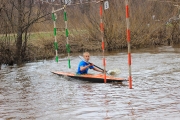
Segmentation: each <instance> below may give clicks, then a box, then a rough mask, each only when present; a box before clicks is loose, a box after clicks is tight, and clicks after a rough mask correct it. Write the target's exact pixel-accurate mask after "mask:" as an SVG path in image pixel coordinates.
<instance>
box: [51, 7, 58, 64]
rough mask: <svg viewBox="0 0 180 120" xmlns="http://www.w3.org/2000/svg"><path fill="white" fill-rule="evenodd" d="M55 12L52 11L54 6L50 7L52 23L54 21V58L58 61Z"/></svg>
mask: <svg viewBox="0 0 180 120" xmlns="http://www.w3.org/2000/svg"><path fill="white" fill-rule="evenodd" d="M55 14H56V13H55V12H54V7H53V8H52V19H53V23H54V39H55V41H54V47H55V52H56V57H55V60H56V62H58V44H57V38H56V34H57V28H56V15H55Z"/></svg>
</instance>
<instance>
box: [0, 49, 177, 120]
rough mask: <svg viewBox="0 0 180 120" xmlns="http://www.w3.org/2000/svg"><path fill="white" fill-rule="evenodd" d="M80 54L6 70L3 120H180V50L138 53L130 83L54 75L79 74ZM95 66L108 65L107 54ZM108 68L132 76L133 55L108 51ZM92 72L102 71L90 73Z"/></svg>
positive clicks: (1, 73)
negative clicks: (102, 81)
mask: <svg viewBox="0 0 180 120" xmlns="http://www.w3.org/2000/svg"><path fill="white" fill-rule="evenodd" d="M78 55H79V54H71V67H72V68H71V69H68V67H67V56H66V57H61V58H60V60H59V63H56V62H55V61H54V60H43V61H38V62H33V63H26V64H24V65H22V66H16V65H15V66H13V67H8V66H5V65H3V66H2V70H0V120H34V119H37V120H121V119H123V120H124V119H125V120H139V119H140V120H144V119H146V120H180V47H176V48H175V47H171V46H165V47H158V48H154V49H153V50H152V49H141V50H133V53H132V79H133V82H132V83H133V89H129V86H128V82H123V83H121V84H119V83H106V84H105V83H91V82H87V81H80V80H75V79H70V78H67V77H61V76H58V75H55V74H52V73H51V71H65V72H75V71H76V69H77V64H78V63H79V61H80V59H79V58H78ZM91 55H92V56H91V60H90V61H91V62H93V63H94V64H95V65H97V66H99V67H102V56H101V53H92V54H91ZM106 60H107V69H108V70H110V69H115V68H117V69H120V70H121V74H119V75H117V77H123V78H128V63H127V51H124V52H111V53H106ZM89 73H97V72H95V71H92V70H90V71H89Z"/></svg>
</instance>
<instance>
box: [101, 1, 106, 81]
mask: <svg viewBox="0 0 180 120" xmlns="http://www.w3.org/2000/svg"><path fill="white" fill-rule="evenodd" d="M100 31H101V39H102V54H103V66H104V83H106V59H105V56H104V51H105V50H104V48H105V45H104V25H103V0H101V1H100Z"/></svg>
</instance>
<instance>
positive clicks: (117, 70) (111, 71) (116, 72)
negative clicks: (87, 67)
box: [107, 69, 121, 75]
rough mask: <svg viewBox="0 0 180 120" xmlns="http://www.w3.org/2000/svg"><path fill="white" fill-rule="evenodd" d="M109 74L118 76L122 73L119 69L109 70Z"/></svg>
mask: <svg viewBox="0 0 180 120" xmlns="http://www.w3.org/2000/svg"><path fill="white" fill-rule="evenodd" d="M107 73H108V74H109V75H117V74H120V73H121V71H120V70H119V69H114V70H108V71H107Z"/></svg>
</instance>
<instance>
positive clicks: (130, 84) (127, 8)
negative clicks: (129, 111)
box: [125, 0, 132, 89]
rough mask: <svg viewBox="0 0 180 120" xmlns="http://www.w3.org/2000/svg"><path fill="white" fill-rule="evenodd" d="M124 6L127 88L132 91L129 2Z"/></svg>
mask: <svg viewBox="0 0 180 120" xmlns="http://www.w3.org/2000/svg"><path fill="white" fill-rule="evenodd" d="M125 4H126V24H127V30H126V32H127V33H126V35H127V43H128V65H129V88H130V89H132V75H131V44H130V41H131V40H130V22H129V5H128V4H129V0H125Z"/></svg>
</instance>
